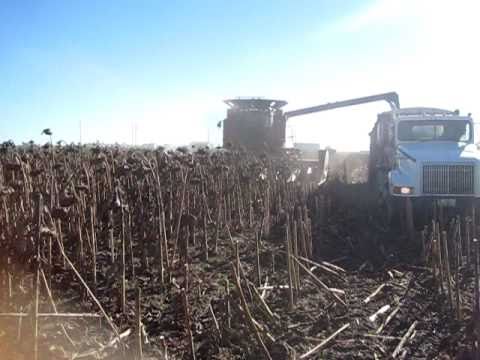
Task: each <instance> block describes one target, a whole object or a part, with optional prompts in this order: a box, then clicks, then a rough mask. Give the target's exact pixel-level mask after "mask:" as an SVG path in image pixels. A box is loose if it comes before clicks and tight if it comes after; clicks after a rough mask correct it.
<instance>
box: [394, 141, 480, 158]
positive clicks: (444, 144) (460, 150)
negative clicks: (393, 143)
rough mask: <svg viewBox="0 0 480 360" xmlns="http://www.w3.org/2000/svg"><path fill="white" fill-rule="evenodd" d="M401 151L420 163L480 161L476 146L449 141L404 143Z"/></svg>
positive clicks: (400, 148)
mask: <svg viewBox="0 0 480 360" xmlns="http://www.w3.org/2000/svg"><path fill="white" fill-rule="evenodd" d="M398 148H399V150H401V151H403V152H404V153H405V154H406V155H408V156H411V157H412V158H414V159H415V160H416V161H419V162H459V161H460V162H463V161H464V162H472V161H478V160H480V151H479V150H478V149H477V147H476V145H475V144H460V143H455V142H448V141H436V142H433V141H430V142H420V143H403V144H399V145H398Z"/></svg>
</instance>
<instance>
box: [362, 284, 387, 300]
mask: <svg viewBox="0 0 480 360" xmlns="http://www.w3.org/2000/svg"><path fill="white" fill-rule="evenodd" d="M386 285H387V284H386V283H383V284H381V285H380V286H379V287H377V288H376V289H375V291H374V292H373V293H371V294H370V295H368V297H367V298H366V299H365V300H363V303H364V304H368V303H369V302H370V301H372V300H373V298H374V297H375V296H377V295H378V294H379V293H380V291H382V290H383V288H384V287H385V286H386Z"/></svg>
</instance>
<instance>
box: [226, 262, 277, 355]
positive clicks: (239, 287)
mask: <svg viewBox="0 0 480 360" xmlns="http://www.w3.org/2000/svg"><path fill="white" fill-rule="evenodd" d="M232 269H233V277H234V280H235V286H236V288H237V291H238V294H239V295H240V301H241V303H242V308H243V312H244V314H245V317H246V319H247V323H248V325H249V327H250V330H251V331H252V332H253V333H254V335H255V338H256V339H257V342H258V345H259V347H260V349H262V351H263V355H264V357H265V358H266V359H268V360H272V357H271V355H270V353H269V351H268V349H267V347H266V346H265V343H264V342H263V340H262V337H261V335H260V333H259V331H258V329H257V326H256V325H255V320H254V319H253V316H252V314H251V313H250V309H249V307H248V305H247V300H246V299H245V295H244V293H243V290H242V285H241V284H240V278H239V274H238V273H237V271H236V269H235V266H234V265H233V264H232Z"/></svg>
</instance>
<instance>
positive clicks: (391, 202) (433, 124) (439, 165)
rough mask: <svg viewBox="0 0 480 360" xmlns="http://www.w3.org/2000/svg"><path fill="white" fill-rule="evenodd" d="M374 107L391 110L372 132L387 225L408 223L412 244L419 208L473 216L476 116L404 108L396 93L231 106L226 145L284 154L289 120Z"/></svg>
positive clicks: (373, 174)
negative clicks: (295, 104)
mask: <svg viewBox="0 0 480 360" xmlns="http://www.w3.org/2000/svg"><path fill="white" fill-rule="evenodd" d="M376 101H386V102H387V103H388V104H389V106H390V111H386V112H384V113H381V114H378V117H377V121H376V123H375V126H374V127H373V129H372V131H371V132H370V152H369V160H368V183H369V184H370V186H371V190H372V192H374V193H375V194H376V195H377V196H378V200H379V206H380V207H382V211H381V212H382V213H383V214H384V215H385V217H386V220H387V221H388V222H391V220H393V219H396V218H403V217H404V218H405V225H406V228H407V231H408V235H409V238H413V235H414V215H413V213H414V208H415V209H425V207H426V208H428V209H429V210H431V211H433V212H435V211H436V210H437V209H438V208H439V207H438V205H439V204H440V205H444V204H450V205H453V204H455V205H458V203H460V204H461V205H462V206H461V207H462V208H471V209H472V211H474V206H472V205H473V203H474V200H475V199H476V198H478V197H480V181H478V180H477V177H476V174H477V173H478V171H479V170H480V152H479V151H478V149H477V147H476V145H475V143H474V138H473V120H472V118H471V116H470V114H469V115H467V116H461V115H460V114H459V112H458V111H448V110H443V109H435V108H424V107H416V108H405V109H401V108H400V102H399V97H398V94H397V93H395V92H388V93H383V94H378V95H372V96H366V97H360V98H356V99H350V100H343V101H338V102H333V103H327V104H323V105H317V106H312V107H308V108H303V109H298V110H293V111H287V112H283V110H282V107H283V106H285V105H286V104H287V102H286V101H282V100H270V99H258V98H249V99H232V100H226V101H225V103H226V104H228V105H229V106H230V108H229V109H228V113H227V118H226V119H225V120H224V127H223V142H224V146H226V145H227V144H228V145H231V146H241V147H244V148H246V149H248V150H252V151H257V152H258V151H267V152H273V153H275V152H279V151H281V150H282V149H283V148H284V145H285V139H286V122H287V120H288V119H290V118H293V117H296V116H300V115H307V114H312V113H316V112H321V111H327V110H333V109H338V108H342V107H349V106H354V105H360V104H366V103H370V102H376ZM325 158H326V157H325V152H323V154H322V153H320V154H319V161H322V159H325ZM322 166H323V167H325V166H326V162H325V161H323V164H322ZM320 173H321V174H322V175H323V174H324V172H323V171H321V172H320ZM414 203H415V205H414ZM467 205H468V206H467ZM457 208H458V207H457ZM398 210H401V212H398ZM402 213H403V216H402ZM433 215H434V216H435V215H436V214H433ZM422 225H423V224H422Z"/></svg>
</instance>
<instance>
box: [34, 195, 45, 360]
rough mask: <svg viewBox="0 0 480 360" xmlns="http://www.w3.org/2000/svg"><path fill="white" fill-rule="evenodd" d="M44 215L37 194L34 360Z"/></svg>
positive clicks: (36, 352) (41, 200)
mask: <svg viewBox="0 0 480 360" xmlns="http://www.w3.org/2000/svg"><path fill="white" fill-rule="evenodd" d="M42 214H43V197H42V195H41V194H40V193H37V194H35V220H36V236H35V246H36V259H35V278H34V291H33V292H32V294H33V314H32V316H33V322H32V324H33V329H32V330H33V331H32V332H33V351H32V359H33V360H37V359H38V302H39V297H40V271H41V259H40V246H41V245H40V241H41V239H40V237H41V235H40V231H41V230H40V229H41V227H42Z"/></svg>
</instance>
